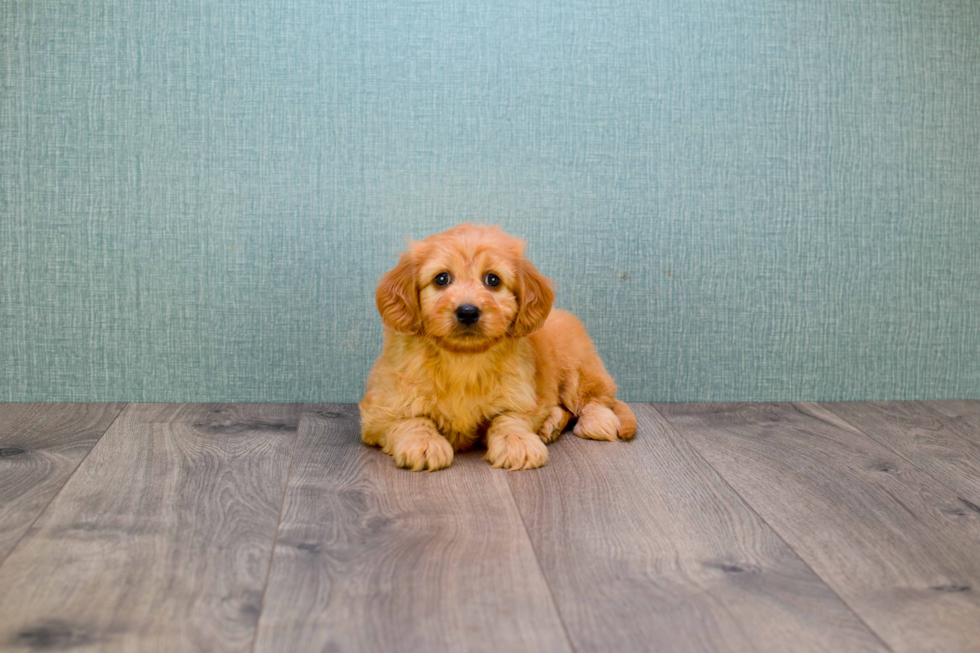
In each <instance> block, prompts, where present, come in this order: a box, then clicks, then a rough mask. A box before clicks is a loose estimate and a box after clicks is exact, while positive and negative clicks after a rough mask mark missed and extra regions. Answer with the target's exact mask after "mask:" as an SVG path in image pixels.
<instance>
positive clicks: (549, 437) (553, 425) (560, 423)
mask: <svg viewBox="0 0 980 653" xmlns="http://www.w3.org/2000/svg"><path fill="white" fill-rule="evenodd" d="M571 416H572V414H571V413H570V412H568V411H567V410H565V407H564V406H553V407H552V409H551V412H549V413H548V417H547V418H546V419H545V420H544V424H542V425H541V428H539V429H538V435H539V436H541V441H542V442H544V443H545V444H551V443H552V442H554V441H555V440H557V439H558V436H560V435H561V433H562V431H564V430H565V426H566V425H567V424H568V420H569V418H570V417H571Z"/></svg>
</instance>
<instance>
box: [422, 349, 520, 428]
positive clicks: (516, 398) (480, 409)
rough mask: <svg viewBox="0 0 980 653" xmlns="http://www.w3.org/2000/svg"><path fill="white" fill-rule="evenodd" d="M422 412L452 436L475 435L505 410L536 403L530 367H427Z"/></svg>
mask: <svg viewBox="0 0 980 653" xmlns="http://www.w3.org/2000/svg"><path fill="white" fill-rule="evenodd" d="M425 376H426V379H425V382H424V383H423V386H424V390H423V393H422V397H420V399H422V400H423V401H424V403H425V407H424V412H425V413H427V414H428V415H429V416H430V417H431V419H433V420H434V421H435V422H436V424H437V425H438V426H439V428H440V430H442V431H443V432H444V433H445V434H446V435H447V436H450V437H451V439H454V438H452V435H453V434H456V435H457V436H458V437H460V438H463V439H475V437H477V436H478V435H480V433H479V431H480V430H481V427H485V426H486V424H487V423H488V422H489V421H490V420H491V419H493V418H494V417H496V416H497V415H499V414H500V413H502V412H505V411H530V410H532V409H533V407H534V404H535V393H534V385H533V370H529V369H527V368H526V367H524V366H521V365H510V366H504V367H503V368H502V369H494V368H489V369H481V368H471V369H467V368H462V369H449V370H447V369H434V370H433V369H430V370H428V373H427V374H426V375H425Z"/></svg>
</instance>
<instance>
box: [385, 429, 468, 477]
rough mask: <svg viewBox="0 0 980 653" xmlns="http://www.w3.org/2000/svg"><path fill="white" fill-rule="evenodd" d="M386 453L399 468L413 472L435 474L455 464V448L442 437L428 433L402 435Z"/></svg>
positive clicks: (393, 440)
mask: <svg viewBox="0 0 980 653" xmlns="http://www.w3.org/2000/svg"><path fill="white" fill-rule="evenodd" d="M384 452H385V453H386V454H388V455H389V456H391V457H392V458H393V459H394V460H395V464H396V465H398V466H399V467H405V468H406V469H408V470H410V471H413V472H422V471H427V472H434V471H436V470H437V469H442V468H444V467H449V465H450V464H451V463H452V462H453V447H452V445H450V444H449V441H448V440H446V438H444V437H442V436H441V435H431V434H428V433H411V434H402V435H401V436H400V437H397V438H394V439H392V441H391V442H389V443H388V446H386V447H385V448H384Z"/></svg>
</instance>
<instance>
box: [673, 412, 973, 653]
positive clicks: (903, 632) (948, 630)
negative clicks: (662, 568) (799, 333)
mask: <svg viewBox="0 0 980 653" xmlns="http://www.w3.org/2000/svg"><path fill="white" fill-rule="evenodd" d="M657 409H658V410H660V411H661V412H662V413H663V414H664V415H666V416H667V418H668V419H669V420H670V421H671V423H672V424H674V426H675V427H677V428H678V430H679V431H680V432H681V433H682V434H683V435H684V437H685V438H686V439H687V440H688V441H689V442H690V443H692V444H693V445H694V447H695V448H696V449H697V450H698V452H699V453H700V454H701V455H702V456H704V457H705V459H707V460H708V461H709V462H710V463H711V465H712V466H713V467H714V468H715V469H716V470H718V472H719V473H720V474H721V475H722V476H723V477H724V478H725V479H726V480H727V481H728V482H729V483H730V484H731V485H732V487H734V489H735V490H736V491H738V492H739V494H741V495H742V496H743V497H744V498H745V499H746V500H747V501H748V502H749V504H750V505H751V506H752V507H753V508H754V509H755V510H756V511H757V512H758V513H759V514H760V515H761V516H762V517H763V518H764V519H765V520H766V521H767V522H768V523H769V524H770V525H772V526H773V528H774V529H775V530H776V531H777V532H778V533H779V535H780V536H781V537H782V538H783V540H785V541H786V542H787V543H789V545H790V546H792V547H793V549H794V550H795V551H796V552H797V553H798V554H800V556H801V557H802V558H803V559H804V560H805V561H806V562H807V563H809V565H810V566H811V567H812V568H813V569H814V570H815V571H816V572H817V573H818V574H819V575H820V576H821V578H823V579H824V580H825V581H826V582H827V584H828V585H830V586H831V587H832V588H833V589H834V590H835V591H836V592H837V594H838V595H840V596H841V597H842V598H843V599H844V600H845V601H847V603H848V605H850V607H851V608H852V609H854V610H855V612H857V613H858V614H859V615H860V616H861V617H862V618H863V619H864V621H865V622H866V623H867V624H868V625H870V626H871V627H872V628H873V629H874V630H875V632H877V633H878V634H879V635H880V636H881V637H882V639H884V640H885V642H886V643H887V644H888V645H889V646H890V647H891V648H892V649H893V650H895V651H909V652H918V651H975V650H976V648H977V643H978V642H980V593H978V591H977V589H978V588H980V547H978V546H977V541H978V540H980V512H978V511H974V510H970V509H965V507H964V505H963V503H962V502H961V501H960V500H959V497H957V495H956V494H955V493H954V492H952V491H950V490H949V489H948V488H946V487H945V486H943V485H942V484H941V483H939V482H938V481H936V480H935V479H933V478H931V477H930V476H929V475H927V474H925V473H924V472H922V471H921V470H919V469H918V468H917V467H915V466H914V465H911V464H909V463H907V462H906V461H905V460H904V459H903V458H901V457H900V456H898V455H897V454H895V453H894V452H893V451H892V450H890V449H888V448H886V447H884V446H882V445H881V444H879V443H878V442H877V441H875V440H874V439H872V438H870V437H868V436H867V435H864V434H862V433H860V432H859V431H857V430H856V429H854V428H853V427H852V426H850V425H848V424H847V423H845V422H844V421H843V420H841V419H840V418H839V417H838V416H837V415H836V414H834V413H832V412H831V411H829V410H827V409H824V408H821V407H820V406H816V405H812V404H799V405H791V404H740V405H705V404H658V405H657Z"/></svg>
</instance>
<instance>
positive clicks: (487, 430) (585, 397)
mask: <svg viewBox="0 0 980 653" xmlns="http://www.w3.org/2000/svg"><path fill="white" fill-rule="evenodd" d="M443 272H445V273H448V274H449V275H450V279H451V282H450V283H449V284H448V285H446V286H438V285H437V284H436V283H435V281H434V279H435V278H436V276H437V275H439V274H440V273H443ZM491 272H492V273H494V274H496V275H497V276H498V277H499V278H500V285H499V286H497V287H491V286H489V285H488V284H486V283H485V279H486V275H487V273H491ZM375 299H376V301H377V306H378V311H379V312H380V313H381V318H382V320H383V322H384V324H385V333H384V348H383V351H382V353H381V356H380V357H379V358H378V360H377V362H376V363H375V365H374V369H373V370H372V371H371V375H370V377H369V378H368V382H367V392H366V393H365V395H364V398H363V399H362V400H361V402H360V404H359V406H360V409H361V435H362V438H363V440H364V442H365V443H367V444H370V445H376V446H380V447H381V448H382V450H383V451H384V452H385V453H387V454H389V455H390V456H391V457H392V458H393V459H394V461H395V463H396V464H397V465H398V466H399V467H406V468H408V469H412V470H416V471H420V470H428V471H433V470H436V469H441V468H443V467H448V466H449V465H450V464H451V463H452V459H453V453H454V452H455V451H461V450H464V449H467V448H469V447H472V446H473V445H474V444H476V443H477V442H481V441H482V442H483V443H484V444H485V445H486V448H487V455H486V459H487V460H488V461H489V462H490V463H492V464H493V466H494V467H504V468H507V469H512V470H513V469H531V468H534V467H540V466H541V465H544V464H545V462H546V461H547V459H548V451H547V449H546V448H545V444H546V443H549V442H552V441H554V440H555V439H556V438H557V437H558V436H559V435H560V434H561V432H562V430H563V429H564V428H565V426H566V424H567V423H568V421H569V420H570V419H571V418H572V417H575V418H577V423H576V425H575V427H574V430H573V432H574V433H575V435H577V436H579V437H583V438H591V439H596V440H616V439H624V440H626V439H629V438H631V437H633V434H634V432H635V431H636V419H635V417H634V416H633V412H632V411H631V410H630V408H629V406H627V405H626V404H625V403H623V402H621V401H619V400H618V399H616V396H615V395H616V384H615V383H614V382H613V380H612V377H611V376H609V373H608V372H606V369H605V367H604V366H603V364H602V360H600V358H599V356H598V354H597V353H596V351H595V348H594V347H593V345H592V341H591V340H590V338H589V336H588V334H587V333H586V331H585V327H584V326H583V325H582V323H581V322H580V321H579V320H578V318H576V317H575V316H574V315H572V314H571V313H568V312H565V311H560V310H552V308H551V306H552V303H553V301H554V292H553V291H552V288H551V281H550V280H548V279H547V278H545V277H544V276H543V275H542V274H541V273H540V272H538V271H537V269H535V267H534V266H533V265H532V264H531V263H530V262H529V261H528V260H527V259H525V258H524V243H523V242H522V241H520V240H518V239H516V238H513V237H511V236H508V235H507V234H505V233H504V232H502V231H501V230H500V229H498V228H496V227H482V226H475V225H471V224H462V225H458V226H456V227H454V228H452V229H449V230H448V231H445V232H443V233H441V234H436V235H434V236H430V237H429V238H426V239H425V240H423V241H420V242H417V243H410V247H409V250H408V251H407V252H405V253H404V254H402V256H401V259H400V261H399V263H398V265H397V266H396V267H395V268H394V269H393V270H391V271H389V272H388V273H387V274H385V275H384V277H383V278H382V279H381V282H380V283H379V284H378V288H377V291H376V293H375ZM462 304H472V305H474V306H476V307H478V308H479V309H480V318H479V320H478V321H477V323H476V324H474V325H472V326H468V327H467V326H465V325H463V324H460V323H459V321H458V320H457V319H456V309H457V307H459V306H460V305H462Z"/></svg>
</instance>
